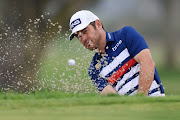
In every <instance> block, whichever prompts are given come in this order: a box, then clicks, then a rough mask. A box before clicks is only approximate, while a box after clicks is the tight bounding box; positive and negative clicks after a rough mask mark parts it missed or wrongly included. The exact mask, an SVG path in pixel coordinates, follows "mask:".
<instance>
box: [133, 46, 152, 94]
mask: <svg viewBox="0 0 180 120" xmlns="http://www.w3.org/2000/svg"><path fill="white" fill-rule="evenodd" d="M134 59H135V60H136V61H137V62H138V63H139V64H140V65H141V67H140V72H139V86H138V93H140V94H144V95H148V92H149V89H150V87H151V84H152V82H153V80H154V71H155V63H154V61H153V59H152V56H151V53H150V51H149V49H144V50H142V51H141V52H139V53H138V54H137V55H136V56H135V57H134Z"/></svg>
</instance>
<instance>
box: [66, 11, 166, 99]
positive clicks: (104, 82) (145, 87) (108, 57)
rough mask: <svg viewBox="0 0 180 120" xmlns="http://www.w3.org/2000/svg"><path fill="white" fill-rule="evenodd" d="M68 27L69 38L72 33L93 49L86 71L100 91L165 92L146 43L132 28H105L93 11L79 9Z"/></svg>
mask: <svg viewBox="0 0 180 120" xmlns="http://www.w3.org/2000/svg"><path fill="white" fill-rule="evenodd" d="M70 29H71V30H72V33H71V35H70V36H69V38H70V40H72V39H73V38H74V36H75V37H77V39H78V40H79V41H80V42H81V43H82V45H84V46H85V47H86V48H87V49H89V50H91V51H93V50H95V51H96V53H95V55H94V57H93V59H92V62H91V64H90V67H89V70H88V73H89V76H90V78H91V80H92V82H93V83H94V84H95V86H96V88H97V89H98V90H99V91H100V92H101V93H102V95H106V94H116V93H118V94H119V95H135V94H137V93H138V94H144V95H146V96H165V94H164V89H163V86H162V83H161V80H160V78H159V75H158V73H157V71H156V68H155V63H154V61H153V59H152V56H151V53H150V50H149V48H148V45H147V43H146V41H145V40H144V38H143V37H142V36H141V35H140V34H139V33H138V32H137V31H136V30H135V29H134V28H132V27H130V26H126V27H123V28H122V29H120V30H117V31H115V32H112V33H109V32H106V31H105V30H104V28H103V25H102V23H101V21H100V19H99V18H98V17H97V16H96V15H95V14H93V13H92V12H90V11H88V10H81V11H78V12H76V13H75V14H74V15H73V16H72V17H71V19H70Z"/></svg>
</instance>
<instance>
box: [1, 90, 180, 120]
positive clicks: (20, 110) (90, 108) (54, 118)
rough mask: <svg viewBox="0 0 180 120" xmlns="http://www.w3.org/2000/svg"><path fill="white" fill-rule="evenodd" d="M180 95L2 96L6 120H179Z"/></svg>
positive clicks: (2, 110)
mask: <svg viewBox="0 0 180 120" xmlns="http://www.w3.org/2000/svg"><path fill="white" fill-rule="evenodd" d="M179 106H180V96H167V97H145V96H133V97H128V96H118V95H114V96H112V95H109V96H101V95H97V94H96V95H95V94H84V95H79V94H65V93H56V92H52V93H50V92H47V93H46V92H44V93H34V94H30V95H26V94H17V93H6V94H1V95H0V118H1V119H2V120H10V119H13V120H22V119H23V120H31V119H33V120H59V119H62V120H64V119H69V120H71V119H73V120H84V119H87V120H91V119H95V120H99V119H102V120H104V119H105V120H108V119H123V120H124V119H125V120H131V119H134V120H139V119H140V120H144V119H147V120H151V119H153V120H161V119H163V120H172V119H173V120H178V119H179V117H180V115H179V111H180V107H179Z"/></svg>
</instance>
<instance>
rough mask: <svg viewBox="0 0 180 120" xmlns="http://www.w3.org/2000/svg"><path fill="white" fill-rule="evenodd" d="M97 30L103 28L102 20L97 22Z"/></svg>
mask: <svg viewBox="0 0 180 120" xmlns="http://www.w3.org/2000/svg"><path fill="white" fill-rule="evenodd" d="M95 25H96V28H102V23H101V21H100V20H96V21H95Z"/></svg>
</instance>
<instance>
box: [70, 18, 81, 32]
mask: <svg viewBox="0 0 180 120" xmlns="http://www.w3.org/2000/svg"><path fill="white" fill-rule="evenodd" d="M79 24H81V20H80V18H78V19H76V20H74V21H72V23H71V25H70V28H71V30H72V29H73V28H74V27H76V26H77V25H79Z"/></svg>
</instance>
